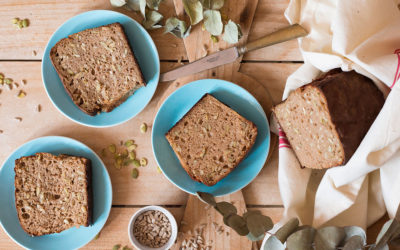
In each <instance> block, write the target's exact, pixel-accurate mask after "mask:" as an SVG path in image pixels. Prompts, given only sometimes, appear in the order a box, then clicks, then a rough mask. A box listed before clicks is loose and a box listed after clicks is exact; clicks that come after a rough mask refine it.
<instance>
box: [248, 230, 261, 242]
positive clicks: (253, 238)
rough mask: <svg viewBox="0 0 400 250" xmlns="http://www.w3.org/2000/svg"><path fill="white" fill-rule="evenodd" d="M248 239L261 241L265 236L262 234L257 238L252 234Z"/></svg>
mask: <svg viewBox="0 0 400 250" xmlns="http://www.w3.org/2000/svg"><path fill="white" fill-rule="evenodd" d="M247 238H248V239H249V240H251V241H259V240H262V239H263V238H264V234H261V235H260V236H258V237H256V236H254V235H253V234H252V233H251V232H250V233H249V234H248V235H247Z"/></svg>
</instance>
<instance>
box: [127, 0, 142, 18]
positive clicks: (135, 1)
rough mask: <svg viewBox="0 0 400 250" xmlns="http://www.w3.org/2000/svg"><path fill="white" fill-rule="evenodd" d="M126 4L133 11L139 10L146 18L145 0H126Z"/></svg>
mask: <svg viewBox="0 0 400 250" xmlns="http://www.w3.org/2000/svg"><path fill="white" fill-rule="evenodd" d="M126 6H127V7H128V8H130V9H132V10H134V11H140V13H141V14H142V16H143V17H144V18H146V0H127V2H126Z"/></svg>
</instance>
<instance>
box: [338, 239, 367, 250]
mask: <svg viewBox="0 0 400 250" xmlns="http://www.w3.org/2000/svg"><path fill="white" fill-rule="evenodd" d="M363 248H364V242H363V238H362V237H361V236H359V235H354V236H352V237H350V239H348V240H347V241H346V244H345V245H344V247H343V250H362V249H363Z"/></svg>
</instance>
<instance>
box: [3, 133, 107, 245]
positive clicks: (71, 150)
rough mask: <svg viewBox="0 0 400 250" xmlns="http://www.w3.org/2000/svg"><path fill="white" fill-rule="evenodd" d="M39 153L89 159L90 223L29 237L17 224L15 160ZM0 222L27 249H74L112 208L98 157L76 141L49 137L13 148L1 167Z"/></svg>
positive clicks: (92, 234)
mask: <svg viewBox="0 0 400 250" xmlns="http://www.w3.org/2000/svg"><path fill="white" fill-rule="evenodd" d="M38 152H48V153H52V154H56V155H58V154H69V155H77V156H83V157H86V158H88V159H90V160H91V161H92V180H93V181H92V188H93V223H92V225H91V226H89V227H80V228H75V227H74V228H70V229H68V230H65V231H63V232H61V233H56V234H49V235H44V236H37V237H31V236H29V235H28V234H27V233H25V231H24V230H23V229H22V227H21V226H20V224H19V221H18V217H17V211H16V208H15V198H14V191H15V189H14V176H15V174H14V161H15V160H16V159H18V158H20V157H22V156H29V155H33V154H35V153H38ZM0 197H1V198H0V208H1V209H0V224H1V225H2V226H3V228H4V230H5V231H6V233H7V234H8V236H10V237H11V238H12V239H13V240H14V241H15V242H16V243H17V244H19V245H20V246H22V247H25V248H28V249H40V250H46V249H59V250H62V249H77V248H80V247H82V246H84V245H85V244H87V243H88V242H89V241H91V240H92V239H93V238H94V237H95V236H96V235H97V234H98V233H99V232H100V230H101V229H102V228H103V226H104V224H105V223H106V220H107V218H108V215H109V213H110V209H111V203H112V187H111V180H110V176H109V175H108V172H107V169H106V167H105V166H104V164H103V162H102V161H101V159H100V158H99V157H98V156H97V155H96V153H95V152H93V151H92V150H91V149H90V148H88V147H87V146H86V145H84V144H82V143H81V142H78V141H76V140H73V139H70V138H67V137H60V136H48V137H41V138H38V139H35V140H32V141H29V142H27V143H25V144H24V145H22V146H21V147H19V148H18V149H17V150H15V151H14V152H13V153H12V154H11V156H9V157H8V159H7V160H6V161H5V162H4V164H3V166H2V167H1V169H0Z"/></svg>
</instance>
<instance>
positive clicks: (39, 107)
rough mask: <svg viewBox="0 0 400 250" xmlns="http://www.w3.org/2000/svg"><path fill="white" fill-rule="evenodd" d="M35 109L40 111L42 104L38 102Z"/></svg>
mask: <svg viewBox="0 0 400 250" xmlns="http://www.w3.org/2000/svg"><path fill="white" fill-rule="evenodd" d="M36 111H37V112H40V111H42V106H41V105H40V104H38V105H37V106H36Z"/></svg>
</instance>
